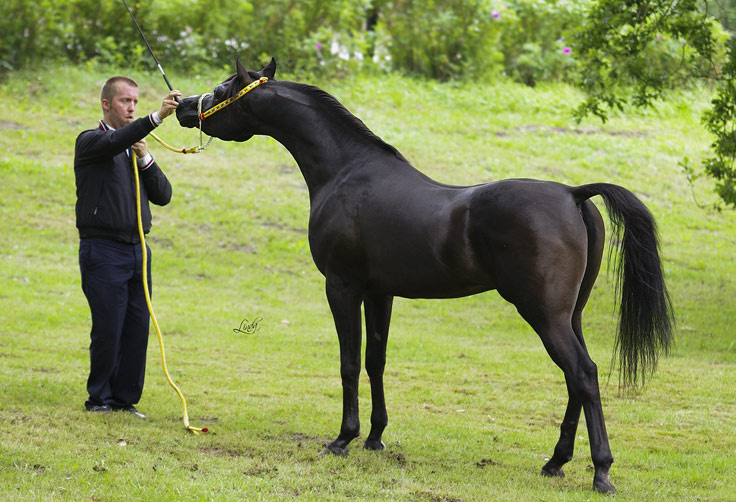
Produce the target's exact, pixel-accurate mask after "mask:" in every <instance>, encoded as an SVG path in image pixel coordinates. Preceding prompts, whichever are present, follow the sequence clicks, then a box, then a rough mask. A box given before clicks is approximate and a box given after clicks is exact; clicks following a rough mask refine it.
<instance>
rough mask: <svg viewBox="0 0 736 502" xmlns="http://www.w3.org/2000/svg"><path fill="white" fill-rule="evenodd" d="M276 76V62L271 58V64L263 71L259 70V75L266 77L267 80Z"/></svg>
mask: <svg viewBox="0 0 736 502" xmlns="http://www.w3.org/2000/svg"><path fill="white" fill-rule="evenodd" d="M275 74H276V60H275V59H274V58H271V62H270V63H268V64H267V65H266V67H265V68H264V69H262V70H261V75H263V76H264V77H268V78H269V80H270V79H272V78H273V76H274V75H275Z"/></svg>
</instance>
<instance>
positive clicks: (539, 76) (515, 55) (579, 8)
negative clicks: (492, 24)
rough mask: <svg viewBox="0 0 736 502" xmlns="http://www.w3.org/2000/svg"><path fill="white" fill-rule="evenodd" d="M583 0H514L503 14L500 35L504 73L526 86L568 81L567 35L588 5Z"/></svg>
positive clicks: (570, 63)
mask: <svg viewBox="0 0 736 502" xmlns="http://www.w3.org/2000/svg"><path fill="white" fill-rule="evenodd" d="M590 3H591V2H590V1H587V0H578V1H574V0H560V1H544V0H515V1H513V2H509V3H508V9H507V10H506V11H505V12H504V16H507V17H508V18H509V23H508V28H507V29H506V30H504V32H503V35H502V37H501V46H502V51H503V56H504V62H505V71H506V73H507V74H508V75H509V76H511V77H513V78H514V79H515V80H519V81H521V82H524V83H525V84H527V85H534V84H535V83H536V82H538V81H549V80H568V79H569V78H570V76H571V74H572V73H573V72H574V70H575V67H576V63H575V56H576V54H575V51H573V50H572V48H571V42H572V41H571V40H570V34H571V32H572V31H573V30H574V29H576V28H577V27H579V26H580V25H581V24H582V22H583V20H584V18H585V15H586V12H587V8H588V7H589V6H590Z"/></svg>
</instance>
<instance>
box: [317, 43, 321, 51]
mask: <svg viewBox="0 0 736 502" xmlns="http://www.w3.org/2000/svg"><path fill="white" fill-rule="evenodd" d="M316 47H317V50H318V51H321V50H322V44H321V43H319V42H317V45H316Z"/></svg>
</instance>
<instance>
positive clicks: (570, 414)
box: [542, 377, 583, 478]
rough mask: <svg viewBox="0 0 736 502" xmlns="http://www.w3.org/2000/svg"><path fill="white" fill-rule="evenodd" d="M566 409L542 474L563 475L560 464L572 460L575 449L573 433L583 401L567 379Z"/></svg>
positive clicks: (562, 476) (576, 426) (576, 427)
mask: <svg viewBox="0 0 736 502" xmlns="http://www.w3.org/2000/svg"><path fill="white" fill-rule="evenodd" d="M565 380H566V382H567V395H568V401H567V410H565V418H563V419H562V424H561V425H560V439H559V440H558V441H557V446H555V451H554V454H553V455H552V458H550V459H549V461H548V462H547V463H546V464H544V467H542V475H543V476H558V477H561V478H564V477H565V473H564V472H563V470H562V466H563V465H565V464H566V463H568V462H569V461H570V460H572V454H573V451H574V450H575V433H576V432H577V430H578V422H579V421H580V412H581V411H582V409H583V403H582V402H581V401H580V399H578V397H577V395H576V394H575V392H574V391H573V390H572V388H571V387H570V382H569V380H567V377H565Z"/></svg>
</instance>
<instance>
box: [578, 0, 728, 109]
mask: <svg viewBox="0 0 736 502" xmlns="http://www.w3.org/2000/svg"><path fill="white" fill-rule="evenodd" d="M720 33H721V29H720V25H719V24H718V23H717V22H716V21H715V20H714V19H713V18H712V17H710V16H708V15H706V14H705V13H703V12H700V11H699V10H698V1H697V0H685V1H679V2H672V1H670V0H644V1H638V0H626V1H622V0H599V1H598V2H596V3H595V4H594V6H593V8H592V9H591V11H590V13H589V14H588V17H587V19H586V23H585V26H584V27H583V29H582V30H580V31H579V32H578V33H577V34H576V43H575V45H576V47H577V48H578V49H579V51H578V52H579V56H580V61H581V66H582V68H581V74H580V77H579V78H580V81H579V84H580V87H581V88H582V89H583V90H585V92H586V94H587V95H588V99H587V100H586V101H585V103H583V104H582V105H581V106H580V107H579V109H578V112H577V114H578V116H580V117H582V116H585V115H587V114H593V115H596V116H598V117H599V118H601V119H602V120H604V121H605V120H606V118H607V110H608V109H614V108H615V109H619V110H622V109H623V108H624V106H625V105H626V104H632V105H634V106H640V107H644V106H650V105H651V104H652V103H654V101H655V100H657V99H659V98H661V97H662V96H663V94H664V92H666V91H667V90H669V89H672V88H673V87H676V86H678V85H681V84H683V83H685V82H687V81H689V80H691V79H693V78H695V79H697V78H702V77H703V76H704V75H707V74H708V73H709V72H710V71H711V70H712V69H713V65H714V64H716V63H715V61H716V59H717V56H718V53H719V45H718V43H717V42H718V38H719V34H720Z"/></svg>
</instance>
